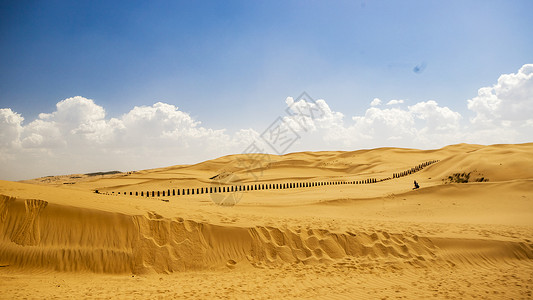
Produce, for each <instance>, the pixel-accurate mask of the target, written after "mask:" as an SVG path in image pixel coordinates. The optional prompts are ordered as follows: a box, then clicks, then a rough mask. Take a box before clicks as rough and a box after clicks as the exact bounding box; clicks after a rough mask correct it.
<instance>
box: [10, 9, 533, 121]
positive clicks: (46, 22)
mask: <svg viewBox="0 0 533 300" xmlns="http://www.w3.org/2000/svg"><path fill="white" fill-rule="evenodd" d="M531 11H533V3H532V2H531V1H263V2H259V1H227V2H226V1H223V2H221V1H214V2H208V1H185V2H178V1H168V2H164V1H150V2H145V1H8V2H5V1H4V2H3V3H2V5H1V17H0V20H1V21H0V22H1V23H0V66H1V67H0V106H1V107H10V108H12V109H13V110H15V111H17V112H19V113H21V114H23V115H24V116H25V117H26V120H27V121H28V120H31V119H33V118H35V117H36V116H37V114H38V113H40V112H51V111H52V110H53V109H54V108H55V107H54V106H55V103H57V102H58V101H60V100H62V99H65V98H67V97H72V96H76V95H81V96H84V97H88V98H91V99H94V100H95V101H96V103H98V104H100V105H103V106H104V107H105V108H106V110H107V112H108V114H109V115H111V116H117V115H120V114H123V113H125V112H127V111H128V110H129V109H131V107H132V106H133V105H150V104H152V103H154V102H156V101H164V102H167V103H171V104H175V105H177V106H178V107H180V108H181V109H183V110H184V111H188V112H190V113H191V114H193V115H194V116H197V117H198V118H199V119H201V120H202V122H203V123H204V124H206V125H209V126H214V127H225V128H234V129H236V128H240V127H243V126H249V122H250V121H254V120H255V121H263V122H266V123H268V122H269V121H270V119H271V118H272V116H273V115H275V114H279V111H280V110H282V109H283V105H284V103H283V100H284V99H285V97H287V96H297V94H299V93H300V92H302V91H307V92H308V93H309V94H310V95H312V96H314V97H317V98H324V99H326V100H327V101H328V103H329V104H330V105H332V106H334V107H335V108H337V109H338V110H341V111H343V112H346V113H356V112H357V111H362V110H364V108H365V107H366V105H367V103H368V102H370V101H371V100H372V99H373V98H374V97H378V98H382V99H396V98H401V99H408V100H410V101H415V102H416V101H420V100H429V99H435V100H437V101H439V102H442V103H445V104H447V105H451V106H456V109H457V110H460V111H461V110H465V109H466V108H465V107H464V105H463V102H464V100H465V99H468V98H470V97H472V96H474V95H475V94H476V92H477V89H478V88H479V87H481V86H485V85H488V84H490V83H492V82H493V81H494V80H495V78H497V76H499V75H500V74H502V73H508V72H512V71H516V70H517V69H518V68H519V67H520V66H521V65H523V64H524V63H527V62H530V61H531V59H532V58H533V38H532V33H533V32H532V30H531V28H533V21H532V18H530V12H531ZM423 63H424V64H425V65H426V68H425V69H424V70H423V72H422V73H420V74H417V73H414V72H413V68H414V67H415V66H417V65H418V64H423ZM220 111H222V112H224V115H225V116H223V117H221V116H220V113H219V112H220ZM226 117H228V118H229V120H230V121H228V119H227V118H226Z"/></svg>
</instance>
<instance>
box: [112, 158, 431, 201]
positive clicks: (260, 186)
mask: <svg viewBox="0 0 533 300" xmlns="http://www.w3.org/2000/svg"><path fill="white" fill-rule="evenodd" d="M437 162H439V160H430V161H427V162H424V163H421V164H419V165H417V166H415V167H413V168H410V169H408V170H405V171H402V172H397V173H393V174H392V176H391V177H387V178H382V179H376V178H366V179H362V180H352V181H345V180H335V181H300V182H288V183H254V184H239V185H225V186H218V187H216V186H215V187H213V186H210V187H198V188H183V189H179V188H178V189H172V190H171V189H167V190H163V191H140V192H139V191H135V192H133V191H130V192H122V195H128V193H129V195H130V196H133V195H135V196H140V197H150V195H151V197H167V196H168V197H170V196H171V194H172V196H185V195H200V194H215V193H228V192H237V191H239V192H245V191H257V190H279V189H295V188H309V187H318V186H327V185H345V184H356V185H359V184H372V183H377V182H382V181H386V180H392V179H397V178H401V177H405V176H409V175H412V174H414V173H416V172H418V171H420V170H422V169H424V168H425V167H428V166H430V165H432V164H434V163H437ZM105 194H107V195H109V194H111V195H113V194H115V192H114V191H113V192H106V193H105ZM117 195H121V192H117ZM156 195H157V196H156Z"/></svg>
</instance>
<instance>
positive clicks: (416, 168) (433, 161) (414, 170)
mask: <svg viewBox="0 0 533 300" xmlns="http://www.w3.org/2000/svg"><path fill="white" fill-rule="evenodd" d="M436 162H438V160H430V161H427V162H425V163H421V164H419V165H418V166H416V167H414V168H411V169H409V170H406V171H403V172H400V173H394V174H392V178H400V177H404V176H407V175H411V174H414V173H416V172H418V171H420V170H422V169H423V168H425V167H427V166H429V165H431V164H434V163H436Z"/></svg>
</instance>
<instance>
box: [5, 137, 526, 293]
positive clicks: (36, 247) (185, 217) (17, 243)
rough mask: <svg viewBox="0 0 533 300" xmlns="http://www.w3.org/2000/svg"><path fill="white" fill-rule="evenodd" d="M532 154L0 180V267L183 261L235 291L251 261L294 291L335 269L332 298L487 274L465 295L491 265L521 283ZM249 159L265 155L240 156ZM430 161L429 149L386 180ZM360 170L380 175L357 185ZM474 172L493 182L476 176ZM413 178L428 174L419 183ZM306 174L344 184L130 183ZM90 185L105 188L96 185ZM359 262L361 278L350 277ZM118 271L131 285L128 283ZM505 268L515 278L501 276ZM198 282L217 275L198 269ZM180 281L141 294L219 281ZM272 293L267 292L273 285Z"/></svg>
mask: <svg viewBox="0 0 533 300" xmlns="http://www.w3.org/2000/svg"><path fill="white" fill-rule="evenodd" d="M531 153H533V144H520V145H493V146H481V145H466V144H461V145H453V146H448V147H445V148H442V149H439V150H429V151H423V150H415V149H396V148H382V149H373V150H360V151H353V152H316V153H311V152H304V153H293V154H287V155H284V156H269V157H268V159H269V162H268V163H264V159H265V158H264V157H259V158H258V157H255V158H254V159H256V160H257V161H253V159H252V158H250V157H248V156H245V157H243V156H242V155H241V156H235V155H234V156H227V157H222V158H219V159H215V160H211V161H207V162H203V163H200V164H197V165H191V166H174V167H168V168H163V169H154V170H146V171H137V172H130V173H122V174H116V175H106V176H103V177H102V176H101V177H98V176H95V177H94V178H89V177H87V176H73V175H70V176H62V177H56V179H53V178H52V179H51V178H48V179H47V180H43V179H35V180H31V181H26V182H24V183H16V182H6V181H1V182H0V266H1V267H0V277H1V276H3V277H2V278H3V279H5V280H12V281H13V283H14V284H17V283H18V284H20V282H19V281H17V278H24V276H28V275H31V276H33V277H31V279H32V280H33V279H34V280H37V279H36V278H39V276H40V275H39V274H42V272H56V271H59V272H75V273H76V274H87V272H89V273H91V274H93V275H90V276H96V275H94V274H102V275H99V276H108V275H103V274H134V275H142V274H144V275H143V276H145V277H142V278H144V279H143V280H146V281H147V282H145V283H148V282H151V283H152V284H155V285H157V282H159V281H160V280H159V278H156V277H153V276H156V275H155V274H161V273H166V274H188V275H187V276H186V277H178V278H175V280H178V281H180V282H182V281H183V280H185V278H196V276H199V277H198V278H200V277H202V276H210V277H212V278H215V279H217V280H219V279H220V277H221V276H222V277H224V278H226V281H229V282H234V283H235V284H231V283H225V284H223V285H224V286H227V287H228V288H233V289H234V290H238V289H235V287H236V285H238V281H239V280H241V281H242V280H245V281H246V278H247V277H248V276H252V274H253V276H256V277H257V278H262V281H263V282H265V281H270V282H271V284H272V286H276V284H277V283H276V282H277V281H276V280H277V278H280V279H279V280H281V279H282V278H284V279H283V280H286V281H287V282H289V283H288V287H287V288H288V289H294V290H295V291H299V292H302V294H299V292H297V293H295V294H294V295H300V296H299V297H301V296H302V295H308V296H311V297H315V296H316V297H318V296H320V297H322V296H325V295H329V294H328V293H325V291H324V293H323V292H316V293H315V292H312V293H311V292H309V290H308V288H311V287H314V288H316V287H318V286H320V287H322V288H325V286H328V284H326V283H327V282H328V280H329V279H331V278H335V280H334V281H333V282H331V283H330V285H331V286H333V287H337V288H339V289H337V290H335V289H333V290H331V293H332V294H333V295H337V296H338V297H334V298H339V297H341V296H343V295H344V296H346V297H347V298H350V295H353V293H354V291H359V292H361V288H362V287H363V286H364V287H372V286H375V287H376V288H375V289H373V288H369V290H367V291H370V290H372V291H374V292H377V291H379V288H378V287H379V286H380V285H381V286H382V287H388V288H384V289H382V290H381V293H382V294H381V295H382V296H387V295H388V296H390V295H396V296H399V295H404V296H416V297H429V296H439V295H440V296H442V297H444V296H446V295H448V296H450V295H451V296H456V297H463V296H465V295H470V296H471V297H475V296H479V295H480V294H479V293H485V292H486V288H482V289H480V290H477V291H478V293H477V294H476V293H471V292H472V288H471V286H472V284H474V285H476V284H482V282H483V280H486V278H489V277H490V278H493V279H495V280H497V281H498V282H499V283H495V284H494V285H492V286H491V287H490V288H491V291H490V293H492V294H491V295H493V296H494V295H500V296H501V295H507V296H509V297H530V296H531V293H530V292H529V294H528V291H531V287H533V285H532V282H533V278H532V276H531V274H533V193H532V191H533V155H531ZM242 159H244V160H252V161H251V162H249V165H254V166H262V167H258V168H256V169H246V168H244V167H243V163H242ZM428 161H435V163H432V164H429V165H427V166H424V167H423V168H421V169H417V170H416V172H412V173H411V174H407V175H405V176H402V177H400V178H393V177H394V174H397V173H400V172H405V171H407V170H411V169H412V168H413V167H415V166H419V165H420V164H422V163H424V162H428ZM251 171H253V172H251ZM456 173H461V174H463V173H464V174H467V173H469V174H470V182H469V183H449V180H448V178H449V176H450V175H452V174H456ZM220 174H225V176H232V177H231V178H233V179H232V180H231V181H226V182H222V183H221V182H220V181H217V180H216V178H215V179H210V178H213V177H214V176H216V175H220ZM228 174H229V175H228ZM258 174H260V176H258ZM254 175H255V176H254ZM76 177H80V178H76ZM369 178H376V179H385V180H384V181H377V182H376V183H369V184H353V182H357V181H360V180H366V179H369ZM480 178H483V179H488V181H484V182H475V181H476V179H480ZM413 180H417V181H418V182H420V184H421V186H422V188H421V189H419V190H412V182H413ZM472 181H474V182H472ZM65 182H68V183H69V184H64V183H65ZM313 182H345V184H332V185H316V186H302V187H295V188H288V189H262V190H249V191H248V190H247V191H239V192H233V193H230V192H228V193H226V194H224V193H220V194H218V195H217V196H223V197H227V196H228V195H234V196H238V197H239V199H240V202H239V203H238V204H237V205H235V206H232V207H227V206H219V205H216V204H215V203H214V202H213V199H214V198H213V197H215V196H214V195H213V194H194V195H192V194H190V195H179V196H178V195H172V196H169V195H168V193H167V194H166V195H165V196H162V195H160V196H159V197H157V196H156V197H151V196H150V197H146V196H144V197H140V196H135V192H136V191H137V192H139V191H148V190H149V191H168V190H169V189H180V190H182V189H192V188H195V189H196V188H203V187H213V186H240V185H257V184H266V185H267V186H268V185H269V184H289V183H313ZM350 182H351V183H350ZM95 189H98V190H99V191H100V193H105V194H96V193H94V192H93V191H94V190H95ZM119 192H120V193H121V194H120V195H119V194H118V193H119ZM125 192H126V195H124V193H125ZM129 192H132V196H130V195H129ZM162 200H164V201H162ZM259 270H262V271H260V272H258V271H259ZM205 272H208V273H205ZM228 272H229V273H228ZM423 273H426V274H429V275H431V276H430V277H431V278H433V280H434V281H439V280H440V281H442V280H444V279H443V278H444V277H447V276H450V275H449V274H455V275H454V276H456V277H457V278H462V281H457V282H456V281H454V282H453V283H451V282H448V283H449V285H450V286H455V288H454V289H448V288H443V287H437V288H436V290H437V291H440V292H441V293H436V294H435V293H432V291H430V290H429V287H430V286H432V285H433V283H432V281H431V280H429V279H428V278H424V279H423V280H422V278H421V277H420V276H421V275H420V274H423ZM57 274H63V273H57ZM150 274H152V275H150ZM206 274H207V275H206ZM247 274H248V275H247ZM309 274H311V275H309ZM313 274H314V275H313ZM401 274H404V275H405V274H408V275H405V276H403V275H401ZM409 274H410V275H409ZM489 274H490V275H489ZM513 274H514V277H512V276H513ZM429 275H428V276H429ZM20 276H22V277H20ZM57 276H60V277H61V276H62V275H57ZM86 276H89V275H86ZM116 276H120V275H116ZM173 276H174V275H173ZM309 276H311V277H312V278H308V279H310V280H313V281H315V284H314V285H312V284H311V285H309V284H308V283H307V285H306V284H304V285H303V286H302V285H301V284H299V283H298V282H299V280H298V278H304V277H305V278H307V277H309ZM354 276H356V277H359V278H364V280H362V281H358V282H354V281H353V280H354ZM382 276H385V277H387V276H388V277H389V280H388V282H389V283H386V282H382V280H381V279H379V278H381V277H382ZM443 276H444V277H443ZM491 276H492V277H491ZM507 276H509V277H507ZM98 278H102V277H98ZM114 278H115V277H114ZM118 278H127V277H118ZM313 278H314V279H313ZM328 278H329V279H328ZM439 278H440V279H439ZM505 278H506V279H505ZM26 279H27V278H26ZM156 279H157V280H156ZM63 280H65V279H63ZM151 280H156V281H154V282H155V283H154V282H152V281H151ZM421 280H422V281H421ZM424 280H425V281H424ZM67 281H68V280H67ZM95 281H99V279H95ZM119 281H120V282H121V283H120V284H125V285H126V286H128V284H133V285H135V284H136V283H135V282H133V281H125V279H124V280H122V279H120V280H119ZM386 281H387V280H386ZM68 282H70V284H71V285H73V286H74V285H76V284H78V285H80V284H81V285H82V286H83V285H84V284H85V283H83V284H82V283H77V282H76V281H75V280H74V281H68ZM417 282H425V283H427V287H426V288H425V290H424V289H423V290H422V291H420V290H419V289H417V288H414V286H413V284H416V283H417ZM467 282H468V283H469V284H470V285H469V286H468V285H467ZM511 282H512V283H516V284H517V285H514V286H513V287H510V286H508V285H509V283H511ZM392 283H395V284H396V285H395V286H393V285H390V284H392ZM255 284H257V285H259V284H261V280H259V281H258V282H256V283H253V282H248V281H247V284H246V287H243V286H242V285H241V288H242V289H241V292H242V294H240V295H241V296H243V297H255V298H258V295H261V294H254V293H253V292H251V291H252V290H254V289H255V288H256V285H255ZM200 285H201V286H203V287H204V289H208V290H209V289H213V288H214V286H213V285H210V284H209V283H205V282H204V283H202V284H200ZM182 286H184V287H183V288H182V289H181V290H179V291H178V292H176V290H169V291H168V292H160V293H157V292H155V290H154V293H152V294H148V295H147V294H144V295H145V296H150V295H151V296H154V295H163V296H165V295H166V296H169V297H175V296H180V295H181V296H185V295H187V296H197V297H199V298H202V297H221V298H224V297H225V296H224V295H226V294H225V293H222V292H220V291H218V292H216V291H213V292H208V293H206V292H205V291H204V292H202V290H201V289H199V288H198V285H196V286H194V285H190V282H189V283H185V282H182ZM187 286H188V288H187ZM306 286H307V287H306ZM341 287H346V289H344V290H342V289H340V288H341ZM1 289H2V290H4V291H5V292H6V294H5V295H11V296H13V297H14V296H17V295H18V296H24V295H26V296H28V294H19V293H18V290H16V289H11V288H6V287H1ZM215 290H216V288H215ZM305 290H307V293H304V291H305ZM474 290H475V289H474ZM180 291H181V292H180ZM444 291H446V293H444ZM172 292H175V293H172ZM188 292H190V294H186V293H188ZM279 292H280V291H279V290H273V291H270V292H265V293H264V294H263V295H267V296H268V295H270V296H272V297H273V296H275V295H276V294H277V293H279ZM461 292H462V294H461ZM125 295H127V294H125ZM230 295H231V294H230ZM254 295H255V296H254ZM361 295H362V297H363V296H364V295H367V294H366V292H365V293H362V294H361ZM528 295H529V296H528ZM80 296H83V295H80ZM85 296H91V295H87V294H85ZM100 296H102V295H100ZM103 296H104V297H105V295H103ZM226 296H227V295H226ZM485 296H487V295H486V294H485ZM296 297H298V296H296ZM259 298H260V297H259ZM267 298H268V297H267Z"/></svg>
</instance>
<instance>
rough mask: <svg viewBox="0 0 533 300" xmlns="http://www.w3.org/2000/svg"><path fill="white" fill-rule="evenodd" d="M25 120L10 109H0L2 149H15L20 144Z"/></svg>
mask: <svg viewBox="0 0 533 300" xmlns="http://www.w3.org/2000/svg"><path fill="white" fill-rule="evenodd" d="M22 121H24V118H23V117H22V116H21V115H20V114H17V113H15V112H13V111H12V110H11V109H10V108H2V109H0V149H11V148H15V147H17V146H18V145H19V143H20V140H19V139H20V133H21V132H22Z"/></svg>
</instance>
